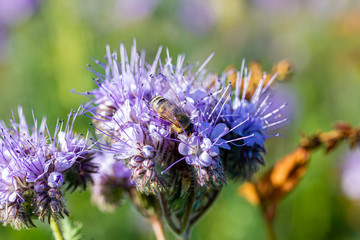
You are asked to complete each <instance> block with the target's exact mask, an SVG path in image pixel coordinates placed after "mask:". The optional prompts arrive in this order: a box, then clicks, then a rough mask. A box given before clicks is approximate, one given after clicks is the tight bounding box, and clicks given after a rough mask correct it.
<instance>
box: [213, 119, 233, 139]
mask: <svg viewBox="0 0 360 240" xmlns="http://www.w3.org/2000/svg"><path fill="white" fill-rule="evenodd" d="M228 132H229V128H228V127H227V126H226V124H225V123H219V124H217V125H216V126H215V127H214V128H213V130H212V132H211V136H210V139H211V140H214V139H216V138H217V137H219V136H220V134H223V135H225V133H228Z"/></svg>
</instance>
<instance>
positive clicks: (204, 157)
mask: <svg viewBox="0 0 360 240" xmlns="http://www.w3.org/2000/svg"><path fill="white" fill-rule="evenodd" d="M211 161H212V157H211V156H210V155H209V153H208V152H207V151H205V152H203V153H201V154H200V157H199V162H200V164H201V166H204V167H208V166H210V164H211Z"/></svg>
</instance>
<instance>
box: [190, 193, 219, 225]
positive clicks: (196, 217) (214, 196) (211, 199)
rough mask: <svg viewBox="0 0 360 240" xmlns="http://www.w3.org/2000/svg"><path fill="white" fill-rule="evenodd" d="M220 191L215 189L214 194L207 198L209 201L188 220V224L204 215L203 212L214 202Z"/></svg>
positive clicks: (192, 223)
mask: <svg viewBox="0 0 360 240" xmlns="http://www.w3.org/2000/svg"><path fill="white" fill-rule="evenodd" d="M219 193H220V191H215V192H214V194H213V195H212V196H211V198H210V199H209V201H208V202H207V203H206V205H205V206H204V207H202V209H201V210H200V211H199V212H198V213H197V214H196V215H195V216H193V217H192V218H191V220H190V225H194V223H195V222H197V221H198V220H199V219H200V217H201V216H203V215H204V213H205V212H206V211H207V210H208V209H209V208H210V207H211V206H212V204H213V203H214V202H215V200H216V199H217V197H218V196H219Z"/></svg>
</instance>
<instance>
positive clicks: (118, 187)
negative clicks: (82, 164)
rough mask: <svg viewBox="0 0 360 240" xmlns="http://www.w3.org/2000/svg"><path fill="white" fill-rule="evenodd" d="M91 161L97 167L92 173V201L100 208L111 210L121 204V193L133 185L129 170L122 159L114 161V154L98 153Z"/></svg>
mask: <svg viewBox="0 0 360 240" xmlns="http://www.w3.org/2000/svg"><path fill="white" fill-rule="evenodd" d="M93 161H94V162H95V163H97V164H98V165H99V169H98V172H97V173H94V174H93V179H94V185H93V187H92V196H91V198H92V201H93V202H94V203H95V204H96V205H97V206H98V207H99V208H100V209H101V210H103V211H112V210H114V208H115V207H116V206H118V205H120V204H122V200H123V199H122V196H123V193H124V192H127V191H130V189H131V188H132V187H134V184H132V183H131V182H130V176H131V171H130V170H129V169H128V168H126V167H125V165H124V162H123V161H116V160H115V159H114V154H110V153H99V154H97V155H95V157H94V160H93Z"/></svg>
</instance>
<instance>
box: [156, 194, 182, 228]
mask: <svg viewBox="0 0 360 240" xmlns="http://www.w3.org/2000/svg"><path fill="white" fill-rule="evenodd" d="M159 200H160V205H161V210H162V212H163V215H164V217H165V220H166V222H167V223H168V225H169V227H170V228H171V229H172V230H173V231H174V232H175V233H177V234H180V229H179V228H178V227H176V226H175V224H174V222H173V221H172V220H171V217H170V213H169V209H168V208H167V204H166V199H165V196H164V193H162V192H160V193H159Z"/></svg>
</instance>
